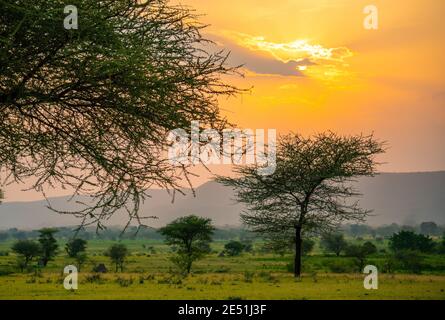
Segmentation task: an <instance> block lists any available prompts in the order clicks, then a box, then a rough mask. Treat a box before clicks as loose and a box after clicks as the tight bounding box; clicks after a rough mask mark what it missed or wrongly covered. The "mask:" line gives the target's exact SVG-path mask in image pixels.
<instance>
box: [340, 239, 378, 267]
mask: <svg viewBox="0 0 445 320" xmlns="http://www.w3.org/2000/svg"><path fill="white" fill-rule="evenodd" d="M369 244H370V245H369ZM369 244H367V245H356V244H351V245H348V246H347V247H346V249H345V253H346V255H347V256H348V257H352V258H354V264H355V265H356V267H357V269H358V271H359V272H361V271H362V270H363V268H364V267H365V264H366V259H367V257H368V256H369V255H371V254H372V253H375V252H376V251H377V248H376V247H375V246H374V245H373V244H372V243H370V242H369ZM371 246H374V247H373V248H372V247H371Z"/></svg>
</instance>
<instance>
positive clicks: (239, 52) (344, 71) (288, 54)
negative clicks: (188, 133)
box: [180, 0, 445, 172]
mask: <svg viewBox="0 0 445 320" xmlns="http://www.w3.org/2000/svg"><path fill="white" fill-rule="evenodd" d="M180 3H182V4H185V5H190V6H192V7H194V8H196V10H197V11H198V12H199V13H202V14H205V16H203V17H202V21H203V22H205V23H209V24H211V26H210V27H209V28H208V29H207V31H206V32H207V33H208V35H209V37H210V38H212V39H214V40H215V41H216V42H217V43H218V44H219V45H221V46H223V47H225V48H227V49H228V50H230V51H231V52H232V58H231V62H232V63H234V64H240V63H243V64H245V75H246V76H245V79H242V80H240V79H231V80H232V81H233V82H234V83H236V84H238V85H240V86H242V87H250V86H253V89H252V91H251V93H249V94H245V95H243V96H241V97H238V98H235V99H229V100H227V101H226V100H223V101H221V106H222V108H223V109H224V111H225V113H226V114H227V115H228V116H229V118H230V119H233V120H234V121H235V122H236V124H237V125H238V126H240V127H243V128H252V129H254V128H265V129H267V128H276V129H277V130H278V132H279V133H285V132H287V131H289V130H292V131H296V132H301V133H304V134H310V133H312V132H316V131H323V130H327V129H330V130H333V131H337V132H340V133H360V132H364V133H371V132H374V133H375V135H376V136H377V137H378V138H380V139H383V140H386V141H388V144H389V150H388V152H387V154H386V155H385V156H384V157H383V158H382V160H384V161H385V162H387V164H385V165H383V166H382V167H381V170H382V171H397V172H401V171H403V172H405V171H431V170H443V169H445V143H444V142H443V138H444V137H445V76H444V72H445V59H444V56H445V26H444V23H443V19H444V14H445V1H441V0H426V1H425V0H380V1H372V2H371V1H369V0H368V1H361V0H274V1H271V0H222V1H204V0H182V1H180ZM370 4H373V5H375V6H376V7H377V8H378V10H379V11H378V13H379V28H378V30H366V29H365V28H364V27H363V20H364V18H365V16H366V15H365V14H364V13H363V8H364V7H366V6H367V5H370Z"/></svg>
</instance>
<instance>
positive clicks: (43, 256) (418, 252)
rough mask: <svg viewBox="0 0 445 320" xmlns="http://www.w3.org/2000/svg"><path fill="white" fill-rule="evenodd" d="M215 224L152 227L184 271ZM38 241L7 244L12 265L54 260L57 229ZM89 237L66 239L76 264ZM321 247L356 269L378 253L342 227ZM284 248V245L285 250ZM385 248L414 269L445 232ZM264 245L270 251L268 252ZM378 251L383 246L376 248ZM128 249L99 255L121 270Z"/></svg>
mask: <svg viewBox="0 0 445 320" xmlns="http://www.w3.org/2000/svg"><path fill="white" fill-rule="evenodd" d="M215 229H216V228H215V227H214V226H213V225H212V223H211V220H210V219H208V218H202V217H198V216H196V215H190V216H185V217H181V218H178V219H176V220H174V221H172V222H171V223H169V224H168V225H166V226H165V227H163V228H160V229H159V230H158V231H157V232H158V233H159V234H160V235H162V236H163V237H164V242H165V243H166V244H168V245H169V246H171V248H172V252H173V253H174V254H173V255H172V256H171V262H172V263H173V264H174V265H175V266H176V267H177V270H178V271H179V272H180V273H181V274H183V275H186V274H189V273H190V272H191V270H192V265H193V263H194V262H195V261H197V260H199V259H202V258H203V257H204V256H206V255H207V254H209V253H211V248H210V243H211V242H212V240H213V237H212V236H213V234H214V231H215ZM38 232H39V237H38V239H37V241H33V240H19V241H17V242H15V243H14V244H13V245H12V247H11V249H12V251H13V252H14V253H15V254H16V255H17V257H18V259H17V266H18V267H19V268H20V270H21V271H22V272H23V271H24V270H28V268H29V265H30V263H31V262H36V265H35V266H34V267H36V268H44V267H46V266H47V264H48V262H49V261H51V260H53V259H54V258H55V257H56V255H57V254H58V252H59V245H58V243H57V240H56V238H55V234H57V232H58V230H57V229H53V228H45V229H41V230H39V231H38ZM87 244H88V241H87V240H85V239H81V238H74V239H71V240H69V241H68V242H67V243H66V245H65V251H66V254H67V255H68V257H69V258H72V259H73V260H74V263H75V264H76V266H77V268H78V270H79V271H80V270H81V268H82V266H83V265H84V264H85V262H86V261H87V259H88V256H87V251H86V249H87ZM287 244H288V246H287V247H285V246H283V243H277V242H275V241H269V242H267V243H266V244H265V246H264V247H265V248H266V249H267V250H270V251H272V252H274V253H278V254H284V253H286V252H290V251H292V250H294V249H292V248H291V247H290V246H289V243H287ZM320 244H321V247H322V248H323V249H324V250H325V252H327V253H332V254H334V255H335V256H337V257H339V256H341V255H343V256H345V257H349V258H352V259H353V263H354V264H355V266H356V268H357V270H358V271H361V270H362V269H363V267H364V266H365V264H366V263H367V261H368V258H369V256H372V255H375V254H377V253H378V249H377V247H376V245H374V244H373V243H372V242H370V241H366V242H364V243H362V244H357V243H350V242H348V241H347V240H346V239H345V237H344V234H342V233H326V234H324V235H322V236H321V238H320ZM314 245H315V241H314V239H311V238H307V239H305V240H304V241H303V242H302V255H303V256H305V255H308V254H310V252H311V251H312V250H313V248H314ZM286 249H287V251H286ZM388 249H389V250H390V251H389V252H386V250H385V249H383V250H384V252H383V254H384V255H385V256H386V257H387V262H386V264H387V265H386V268H387V271H389V272H391V270H393V269H394V265H395V264H397V263H399V264H401V265H402V267H404V268H405V269H409V270H410V271H412V272H415V273H419V272H420V271H421V269H422V258H423V257H422V254H425V253H438V254H445V234H444V236H443V237H442V240H441V241H440V242H435V241H433V239H432V238H430V237H429V236H426V235H423V234H418V233H415V232H413V231H407V230H404V231H400V232H398V233H395V234H393V235H392V236H391V237H390V238H389V245H388ZM252 250H253V243H252V241H251V240H243V241H239V240H231V241H228V242H226V244H225V246H224V250H223V251H222V252H220V254H219V257H224V256H232V257H233V256H239V255H240V254H241V253H242V252H252ZM270 251H269V252H270ZM380 253H382V252H380ZM129 254H130V251H129V250H128V248H127V247H126V246H125V245H124V244H123V243H115V244H112V245H111V246H110V247H109V248H108V249H107V250H106V251H105V252H104V255H105V256H107V257H109V259H110V261H111V262H112V263H113V264H114V266H115V272H118V271H121V272H123V271H124V264H125V261H126V258H127V256H128V255H129ZM93 271H94V272H106V271H107V269H106V267H105V265H104V264H100V265H96V266H95V267H94V268H93Z"/></svg>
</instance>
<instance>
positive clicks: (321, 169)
mask: <svg viewBox="0 0 445 320" xmlns="http://www.w3.org/2000/svg"><path fill="white" fill-rule="evenodd" d="M382 152H384V149H383V144H382V143H381V142H379V141H376V140H375V139H374V137H373V136H363V135H358V136H339V135H337V134H335V133H332V132H327V133H321V134H317V135H315V136H313V137H308V138H305V137H302V136H301V135H298V134H289V135H287V136H284V137H281V138H280V139H279V141H278V145H277V150H276V169H275V171H274V172H273V173H272V174H269V175H265V174H264V164H256V165H252V166H238V167H236V169H235V171H236V172H235V173H236V177H235V178H232V177H219V178H218V179H217V181H219V182H221V183H223V184H225V185H227V186H231V187H233V188H234V189H235V190H236V197H237V200H238V201H239V202H243V203H245V204H246V205H247V209H248V210H247V211H246V213H244V214H242V216H241V217H242V220H243V222H244V223H245V224H246V225H247V226H249V227H250V228H251V229H252V230H253V231H255V232H258V233H261V234H263V235H270V234H279V235H286V236H287V237H288V239H289V240H291V239H292V240H293V241H294V244H295V246H294V247H295V263H294V275H295V276H296V277H299V276H300V274H301V253H302V240H303V238H304V236H305V235H307V234H309V233H311V232H323V231H326V230H332V229H334V228H335V227H338V225H339V224H340V223H342V222H344V221H349V220H356V221H363V220H364V218H365V217H366V216H367V214H368V213H369V211H367V210H363V209H361V208H360V206H359V205H358V202H357V201H350V199H349V198H350V197H354V196H358V195H359V193H358V192H357V191H356V190H355V189H354V188H353V187H352V184H351V182H352V181H353V180H354V178H356V177H360V176H373V175H374V174H375V173H376V167H377V164H378V163H377V162H376V161H375V156H376V155H377V154H380V153H382ZM269 165H270V164H269Z"/></svg>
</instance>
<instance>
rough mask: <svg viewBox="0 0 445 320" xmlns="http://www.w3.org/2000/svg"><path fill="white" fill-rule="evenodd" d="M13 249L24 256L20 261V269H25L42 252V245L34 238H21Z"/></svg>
mask: <svg viewBox="0 0 445 320" xmlns="http://www.w3.org/2000/svg"><path fill="white" fill-rule="evenodd" d="M11 250H12V251H13V252H14V253H16V254H18V255H20V257H21V258H22V259H21V260H20V261H19V266H20V269H21V270H22V271H23V270H24V269H26V268H27V267H28V264H29V262H30V261H32V259H33V258H35V257H37V256H38V255H39V254H40V253H41V247H40V245H39V244H38V243H36V242H34V241H32V240H20V241H17V242H16V243H14V244H13V245H12V247H11Z"/></svg>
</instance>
